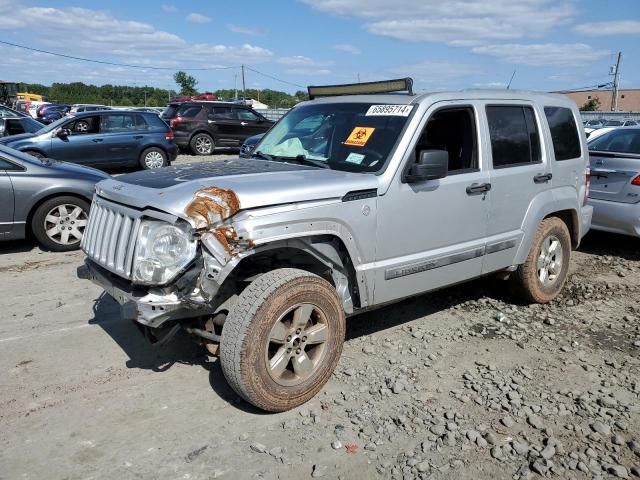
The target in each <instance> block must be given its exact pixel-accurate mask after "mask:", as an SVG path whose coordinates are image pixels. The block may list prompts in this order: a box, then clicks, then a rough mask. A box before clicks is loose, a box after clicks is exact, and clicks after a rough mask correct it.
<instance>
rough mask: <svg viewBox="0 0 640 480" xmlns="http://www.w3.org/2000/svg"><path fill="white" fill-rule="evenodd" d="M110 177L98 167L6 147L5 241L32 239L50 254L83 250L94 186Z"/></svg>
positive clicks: (0, 218) (2, 188)
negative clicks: (82, 243)
mask: <svg viewBox="0 0 640 480" xmlns="http://www.w3.org/2000/svg"><path fill="white" fill-rule="evenodd" d="M105 178H109V175H107V174H106V173H103V172H101V171H100V170H96V169H94V168H90V167H85V166H82V165H75V164H72V163H66V162H59V161H57V160H52V159H50V158H42V159H41V158H36V157H32V156H31V155H27V154H26V153H22V152H19V151H17V150H13V149H10V148H7V147H4V146H2V145H0V240H17V239H21V238H24V237H25V236H27V235H28V234H32V235H33V236H34V237H35V238H36V239H37V240H38V243H40V245H42V246H44V247H45V248H47V249H48V250H54V251H58V252H60V251H67V250H74V249H77V248H78V247H79V246H80V240H81V239H82V235H83V233H84V228H85V226H86V224H87V217H88V216H89V205H90V203H91V198H92V196H93V192H94V186H95V184H96V182H99V181H100V180H104V179H105Z"/></svg>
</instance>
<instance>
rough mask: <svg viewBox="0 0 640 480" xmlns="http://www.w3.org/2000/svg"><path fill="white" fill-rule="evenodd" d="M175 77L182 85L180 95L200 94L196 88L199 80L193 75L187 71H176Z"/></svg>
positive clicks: (179, 84)
mask: <svg viewBox="0 0 640 480" xmlns="http://www.w3.org/2000/svg"><path fill="white" fill-rule="evenodd" d="M173 79H174V80H175V82H176V83H177V84H178V86H179V87H180V95H184V96H188V97H190V96H192V95H197V94H198V91H197V90H196V85H198V81H197V80H196V79H195V78H194V77H192V76H191V75H188V74H187V73H186V72H183V71H179V72H176V73H175V75H174V76H173Z"/></svg>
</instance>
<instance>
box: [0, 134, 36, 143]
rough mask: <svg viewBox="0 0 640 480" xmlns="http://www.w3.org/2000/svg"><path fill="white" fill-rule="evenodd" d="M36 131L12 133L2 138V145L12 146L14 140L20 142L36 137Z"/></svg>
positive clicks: (0, 141) (0, 139)
mask: <svg viewBox="0 0 640 480" xmlns="http://www.w3.org/2000/svg"><path fill="white" fill-rule="evenodd" d="M36 136H37V134H35V133H19V134H18V135H11V136H9V137H4V138H0V145H7V146H12V145H9V144H12V143H14V142H19V141H20V140H28V139H30V138H33V137H36Z"/></svg>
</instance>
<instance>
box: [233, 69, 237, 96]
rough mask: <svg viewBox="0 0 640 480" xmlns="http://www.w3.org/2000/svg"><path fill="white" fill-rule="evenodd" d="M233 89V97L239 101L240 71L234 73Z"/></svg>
mask: <svg viewBox="0 0 640 480" xmlns="http://www.w3.org/2000/svg"><path fill="white" fill-rule="evenodd" d="M233 91H234V95H233V97H234V98H233V99H234V100H235V101H238V72H236V73H234V74H233Z"/></svg>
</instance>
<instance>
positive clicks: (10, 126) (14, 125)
mask: <svg viewBox="0 0 640 480" xmlns="http://www.w3.org/2000/svg"><path fill="white" fill-rule="evenodd" d="M4 129H5V132H6V133H5V134H6V135H19V134H21V133H24V126H23V125H22V122H21V121H20V119H17V118H9V119H7V120H6V121H5V126H4Z"/></svg>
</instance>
